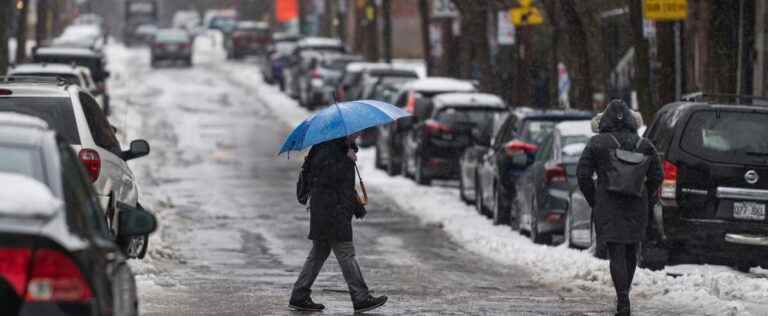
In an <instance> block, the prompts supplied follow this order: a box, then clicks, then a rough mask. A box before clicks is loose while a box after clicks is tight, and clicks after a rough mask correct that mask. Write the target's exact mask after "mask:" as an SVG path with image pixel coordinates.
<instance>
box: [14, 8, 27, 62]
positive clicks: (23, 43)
mask: <svg viewBox="0 0 768 316" xmlns="http://www.w3.org/2000/svg"><path fill="white" fill-rule="evenodd" d="M19 3H21V10H19V17H18V20H17V22H18V24H17V25H16V63H21V62H24V60H25V59H27V15H28V14H27V12H29V0H20V2H19Z"/></svg>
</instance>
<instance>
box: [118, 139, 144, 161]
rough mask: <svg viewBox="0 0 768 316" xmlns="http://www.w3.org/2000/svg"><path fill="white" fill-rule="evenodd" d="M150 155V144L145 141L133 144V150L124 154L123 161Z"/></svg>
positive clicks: (141, 140) (136, 141) (140, 140)
mask: <svg viewBox="0 0 768 316" xmlns="http://www.w3.org/2000/svg"><path fill="white" fill-rule="evenodd" d="M146 155H149V143H148V142H147V141H146V140H143V139H137V140H134V141H132V142H131V148H130V149H128V151H124V152H123V159H125V160H131V159H136V158H139V157H144V156H146Z"/></svg>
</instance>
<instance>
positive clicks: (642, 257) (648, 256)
mask: <svg viewBox="0 0 768 316" xmlns="http://www.w3.org/2000/svg"><path fill="white" fill-rule="evenodd" d="M638 252H639V254H638V266H640V267H641V268H645V269H648V270H651V271H658V270H663V269H664V267H665V266H666V265H667V264H668V263H669V251H668V250H666V249H664V248H663V247H661V246H659V245H658V244H657V243H656V242H653V241H649V242H643V243H641V244H640V251H638ZM606 257H607V256H606Z"/></svg>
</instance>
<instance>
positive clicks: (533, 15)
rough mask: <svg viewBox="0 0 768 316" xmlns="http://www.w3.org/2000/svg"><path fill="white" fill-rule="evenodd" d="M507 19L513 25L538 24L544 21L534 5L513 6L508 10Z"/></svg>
mask: <svg viewBox="0 0 768 316" xmlns="http://www.w3.org/2000/svg"><path fill="white" fill-rule="evenodd" d="M509 19H510V20H512V24H514V25H515V26H525V25H539V24H542V23H544V18H543V17H542V16H541V12H539V9H538V8H536V7H527V8H514V9H511V10H509Z"/></svg>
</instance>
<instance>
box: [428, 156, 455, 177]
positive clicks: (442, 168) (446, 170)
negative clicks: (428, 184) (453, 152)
mask: <svg viewBox="0 0 768 316" xmlns="http://www.w3.org/2000/svg"><path fill="white" fill-rule="evenodd" d="M422 163H423V164H424V165H423V166H421V167H422V171H423V172H424V174H425V175H426V176H428V177H430V178H438V179H458V178H459V172H460V170H461V168H460V166H459V157H448V158H446V157H430V156H428V155H424V156H423V159H422Z"/></svg>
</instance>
